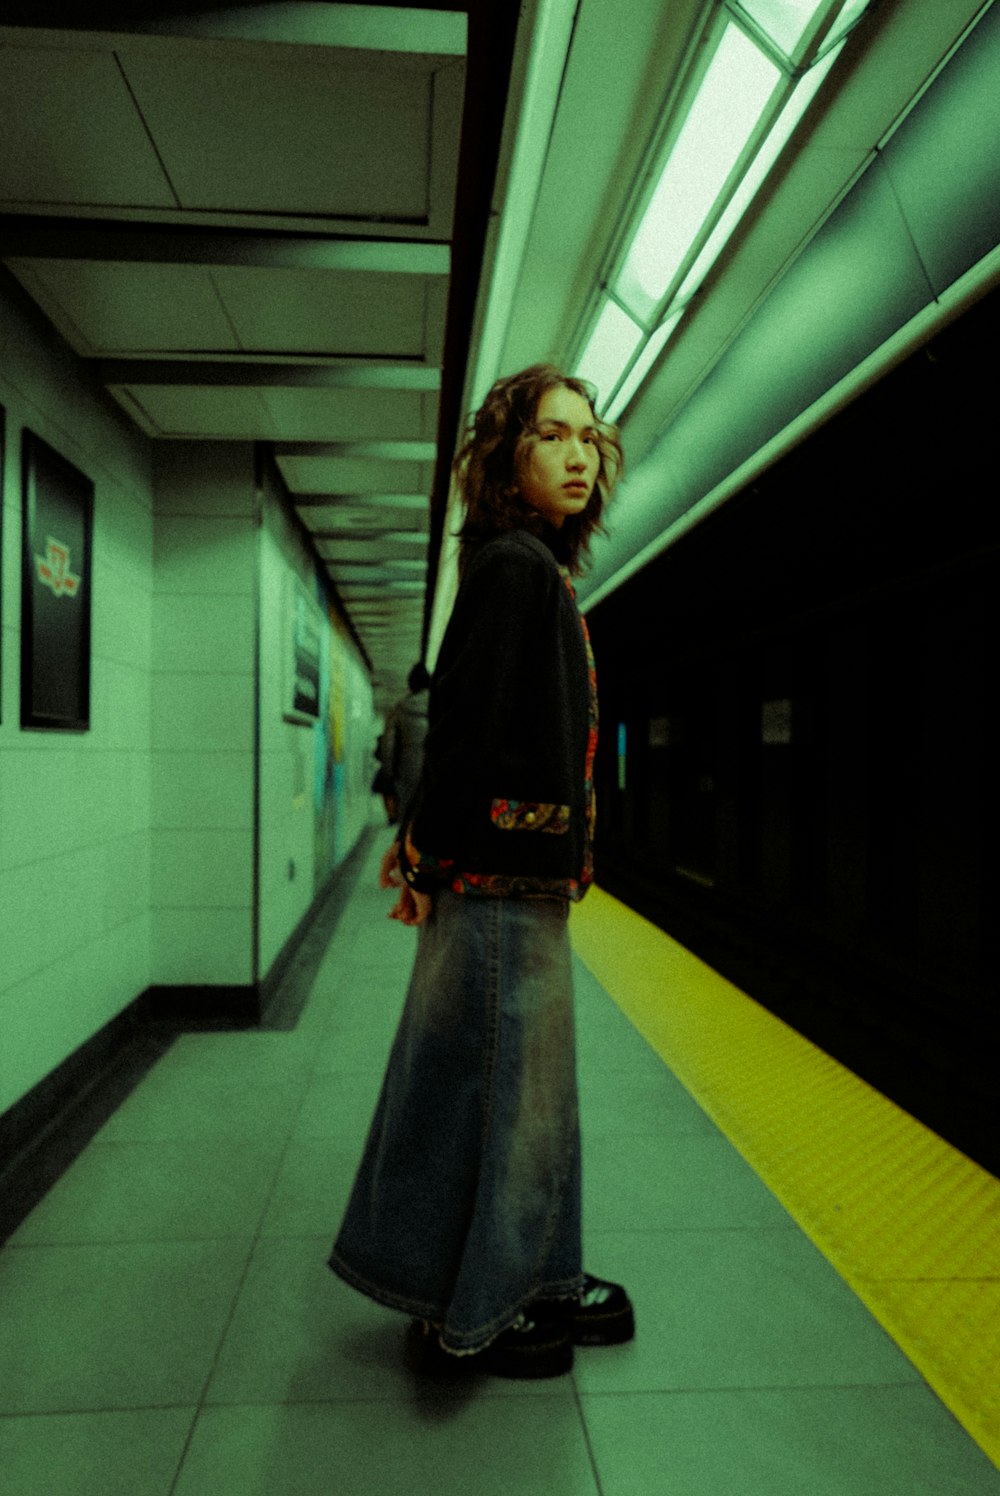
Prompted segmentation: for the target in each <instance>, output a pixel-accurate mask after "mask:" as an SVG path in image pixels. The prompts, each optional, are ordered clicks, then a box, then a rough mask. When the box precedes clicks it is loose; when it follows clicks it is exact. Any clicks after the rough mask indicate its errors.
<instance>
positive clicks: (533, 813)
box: [490, 800, 569, 836]
mask: <svg viewBox="0 0 1000 1496" xmlns="http://www.w3.org/2000/svg"><path fill="white" fill-rule="evenodd" d="M490 820H491V821H492V822H493V824H494V826H496V828H497V830H498V831H547V832H549V833H550V835H554V836H564V835H565V834H566V832H567V831H568V830H569V806H568V805H548V804H546V803H545V802H544V801H540V800H494V801H493V804H492V805H491V807H490Z"/></svg>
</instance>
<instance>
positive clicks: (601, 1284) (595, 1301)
mask: <svg viewBox="0 0 1000 1496" xmlns="http://www.w3.org/2000/svg"><path fill="white" fill-rule="evenodd" d="M567 1307H568V1309H569V1332H570V1335H571V1337H572V1340H573V1344H574V1345H623V1344H624V1343H625V1341H626V1340H631V1339H632V1337H633V1335H634V1334H635V1310H634V1309H633V1308H632V1302H631V1300H630V1298H629V1296H628V1294H627V1293H626V1292H625V1290H624V1288H623V1287H622V1286H621V1284H620V1283H607V1282H606V1281H605V1280H604V1279H603V1278H594V1277H592V1276H591V1275H590V1273H587V1274H586V1275H585V1276H584V1280H583V1287H582V1288H581V1289H580V1292H579V1293H578V1294H577V1295H576V1297H575V1298H572V1299H569V1300H567Z"/></svg>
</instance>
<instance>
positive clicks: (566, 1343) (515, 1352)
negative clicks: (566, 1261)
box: [473, 1303, 573, 1380]
mask: <svg viewBox="0 0 1000 1496" xmlns="http://www.w3.org/2000/svg"><path fill="white" fill-rule="evenodd" d="M558 1307H559V1306H558V1305H556V1304H549V1303H537V1304H529V1306H528V1308H527V1309H525V1311H524V1313H523V1314H519V1315H518V1317H517V1319H516V1320H515V1321H514V1323H513V1324H512V1325H511V1326H510V1328H509V1329H506V1330H504V1331H503V1333H502V1334H501V1335H498V1336H497V1338H496V1340H493V1341H491V1342H490V1344H489V1345H488V1346H487V1347H486V1349H485V1350H484V1351H480V1353H479V1355H478V1356H476V1357H474V1358H473V1359H475V1360H477V1361H479V1362H480V1363H481V1366H482V1370H483V1371H487V1372H489V1373H490V1374H491V1375H492V1376H495V1377H516V1378H519V1379H524V1380H529V1379H532V1380H541V1378H543V1377H561V1376H565V1375H566V1373H567V1372H568V1371H572V1370H573V1337H572V1334H571V1332H570V1327H569V1325H568V1324H567V1323H566V1317H565V1315H564V1314H560V1313H559V1312H558Z"/></svg>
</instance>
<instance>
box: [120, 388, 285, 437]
mask: <svg viewBox="0 0 1000 1496" xmlns="http://www.w3.org/2000/svg"><path fill="white" fill-rule="evenodd" d="M115 393H117V392H115ZM118 398H119V399H120V400H121V402H122V404H123V405H125V408H126V409H134V410H137V411H138V412H140V413H141V415H142V417H143V421H144V424H145V426H146V429H147V431H148V432H149V433H150V435H152V436H169V437H184V436H190V437H199V438H204V437H215V438H218V439H219V440H220V441H235V440H241V441H255V440H260V439H261V438H262V437H265V436H268V435H271V436H278V435H280V434H281V433H279V432H276V431H271V432H268V430H267V423H268V412H267V409H266V407H265V405H264V402H263V400H262V399H261V396H260V394H259V392H258V391H257V390H252V389H249V390H238V389H211V388H209V389H203V388H200V387H199V386H196V385H195V386H185V387H181V388H179V389H173V388H170V387H169V386H168V387H164V386H159V385H157V386H152V387H151V386H149V385H131V386H127V387H126V388H125V389H124V390H123V391H122V392H121V394H119V395H118Z"/></svg>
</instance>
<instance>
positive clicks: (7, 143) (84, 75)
mask: <svg viewBox="0 0 1000 1496" xmlns="http://www.w3.org/2000/svg"><path fill="white" fill-rule="evenodd" d="M0 139H2V140H3V150H2V152H0V199H3V200H5V201H7V202H18V203H87V204H98V203H101V204H115V203H144V204H145V205H146V206H148V207H163V208H175V207H176V206H177V202H176V199H175V197H174V195H173V193H172V192H171V191H170V184H169V182H168V181H167V179H166V177H165V176H164V174H163V170H162V168H161V167H160V164H159V162H158V161H157V158H156V152H155V151H154V149H153V147H152V145H151V143H150V140H149V136H148V135H147V133H146V131H145V129H144V128H143V123H142V120H141V118H140V117H139V115H138V113H137V112H136V108H135V105H134V104H133V102H132V100H131V98H130V97H129V92H128V89H127V88H126V86H125V83H124V81H123V79H122V76H121V73H120V71H119V69H118V67H117V65H116V63H115V59H114V57H113V55H112V54H111V53H110V52H108V53H106V54H102V53H99V52H76V51H65V52H60V51H58V50H55V49H53V48H44V49H42V48H35V47H25V46H20V47H17V46H15V47H11V46H5V47H0Z"/></svg>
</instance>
